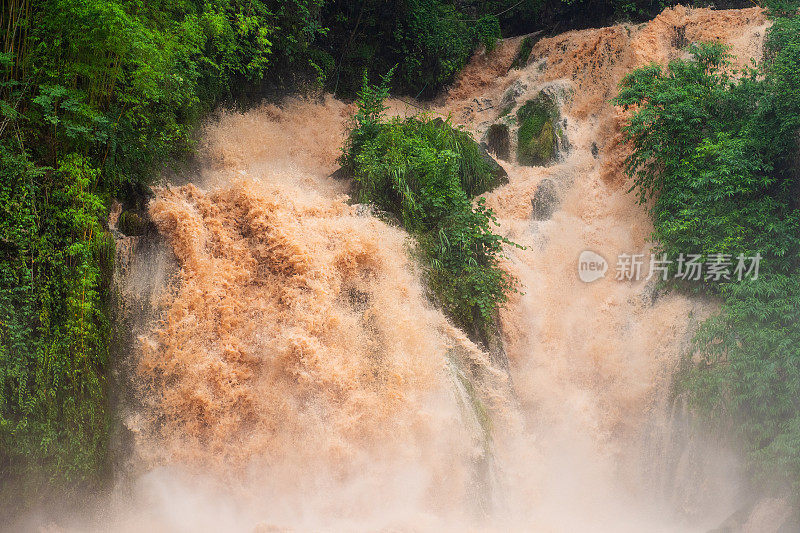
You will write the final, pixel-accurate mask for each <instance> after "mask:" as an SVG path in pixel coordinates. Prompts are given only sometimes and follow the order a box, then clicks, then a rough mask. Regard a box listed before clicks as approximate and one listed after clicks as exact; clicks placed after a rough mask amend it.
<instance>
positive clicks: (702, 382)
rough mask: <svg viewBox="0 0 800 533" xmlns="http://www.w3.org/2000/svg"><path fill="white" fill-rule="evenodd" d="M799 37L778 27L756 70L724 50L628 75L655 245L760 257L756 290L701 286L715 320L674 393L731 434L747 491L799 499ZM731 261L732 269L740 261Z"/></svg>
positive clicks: (786, 23)
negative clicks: (787, 488) (683, 394)
mask: <svg viewBox="0 0 800 533" xmlns="http://www.w3.org/2000/svg"><path fill="white" fill-rule="evenodd" d="M799 29H800V26H799V25H798V21H797V20H796V19H781V20H777V21H776V23H775V25H774V26H773V27H772V28H771V30H770V32H769V36H768V39H767V52H768V53H767V61H766V63H765V64H764V65H762V66H760V68H748V69H744V70H743V71H741V72H736V71H734V70H733V69H732V67H731V65H730V64H729V62H728V56H727V53H726V50H725V48H724V47H723V46H722V45H720V44H703V45H696V46H692V47H690V52H691V53H692V59H691V60H677V61H673V62H671V63H670V64H669V66H668V67H667V68H666V69H662V68H661V67H659V66H658V65H651V66H648V67H644V68H642V69H639V70H637V71H635V72H633V73H631V74H630V75H628V76H627V77H626V78H625V79H624V80H623V82H622V86H621V91H620V94H619V96H618V97H617V99H616V103H617V104H620V105H623V106H625V107H626V108H627V107H630V106H636V108H635V109H636V110H635V113H634V114H633V115H632V116H631V119H630V122H629V124H628V125H627V126H626V127H625V128H624V133H625V135H626V138H627V140H628V142H630V143H631V144H632V145H633V147H634V151H633V153H632V155H631V156H630V157H629V158H628V161H627V171H628V173H629V175H630V176H631V177H632V178H633V179H634V181H635V185H634V188H635V189H636V190H637V192H638V194H639V198H640V200H641V202H642V203H645V202H648V201H650V202H651V203H650V206H651V212H652V215H653V221H654V235H653V237H654V240H656V241H657V243H658V246H659V247H660V249H661V251H663V252H665V253H667V254H668V255H669V256H670V257H673V258H674V257H677V256H678V254H680V253H684V254H701V255H703V256H705V257H706V258H708V257H709V256H710V255H711V254H730V255H732V256H734V258H735V256H737V255H738V254H740V253H741V254H744V255H746V256H753V255H755V254H756V253H759V254H760V255H761V256H763V259H762V261H761V265H760V272H759V277H758V279H755V280H753V279H747V278H745V279H744V280H743V281H737V280H736V279H734V278H732V279H731V280H722V282H721V283H711V282H707V281H702V280H701V281H697V282H691V283H687V284H686V285H685V286H684V288H685V289H689V290H699V291H704V292H710V293H713V294H716V295H718V296H719V297H720V298H721V299H722V302H723V306H722V310H721V313H720V314H719V315H718V316H715V317H713V318H711V319H709V320H708V321H707V322H706V323H704V324H703V325H702V326H701V328H700V330H699V332H698V334H697V336H696V338H695V340H694V352H695V353H694V359H693V360H691V361H690V360H687V369H686V371H685V373H684V375H683V377H682V379H681V381H680V388H681V389H682V390H685V391H687V392H688V393H689V396H690V398H691V400H692V402H693V405H694V406H695V407H697V408H699V409H700V411H701V412H702V413H704V414H705V415H707V416H708V417H709V418H710V419H711V420H715V421H716V422H717V423H719V424H720V425H722V426H724V427H726V428H727V429H728V430H730V431H732V432H734V434H735V435H736V436H737V438H738V440H739V441H740V442H742V443H743V445H744V447H745V449H746V451H747V452H748V454H749V457H750V459H751V461H750V467H751V472H752V474H753V479H754V480H757V481H760V482H762V483H776V484H787V485H791V486H793V488H794V490H795V491H800V483H799V482H798V480H799V479H800V431H799V430H800V357H798V355H799V354H800V290H799V289H798V285H797V276H798V275H800V210H798V194H797V193H798V190H800V188H799V186H800V181H799V180H798V176H799V174H798V172H800V167H798V157H797V152H798V128H799V127H800V122H799V121H800V81H799V80H800V77H798V72H800V70H798V66H800V38H799V37H798V34H800V32H798V30H799ZM734 261H735V259H734Z"/></svg>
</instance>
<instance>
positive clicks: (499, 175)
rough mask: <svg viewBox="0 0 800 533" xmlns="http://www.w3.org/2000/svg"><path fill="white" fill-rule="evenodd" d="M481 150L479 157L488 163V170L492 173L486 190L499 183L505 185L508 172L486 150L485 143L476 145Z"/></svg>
mask: <svg viewBox="0 0 800 533" xmlns="http://www.w3.org/2000/svg"><path fill="white" fill-rule="evenodd" d="M477 146H478V148H479V149H480V151H481V157H482V158H483V160H484V161H485V162H486V164H487V165H489V171H490V172H491V174H492V182H493V183H492V186H491V187H489V188H487V189H486V190H491V189H493V188H495V187H497V186H499V185H505V184H506V183H508V172H506V169H504V168H503V167H502V166H501V165H500V163H498V162H497V161H495V159H494V157H492V155H491V154H490V153H489V151H488V150H487V146H486V144H485V143H480V144H478V145H477ZM484 192H486V191H481V192H475V194H483V193H484Z"/></svg>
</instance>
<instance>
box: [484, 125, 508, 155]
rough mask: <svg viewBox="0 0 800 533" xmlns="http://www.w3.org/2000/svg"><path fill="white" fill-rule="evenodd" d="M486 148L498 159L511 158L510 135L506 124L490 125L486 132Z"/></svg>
mask: <svg viewBox="0 0 800 533" xmlns="http://www.w3.org/2000/svg"><path fill="white" fill-rule="evenodd" d="M486 148H487V149H488V150H489V152H491V153H493V154H494V155H496V156H497V157H499V158H500V159H503V160H504V161H508V160H509V159H510V157H511V133H510V131H509V129H508V126H507V125H506V124H492V125H491V126H489V129H488V130H487V131H486Z"/></svg>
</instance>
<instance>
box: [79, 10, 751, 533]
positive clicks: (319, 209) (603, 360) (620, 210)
mask: <svg viewBox="0 0 800 533" xmlns="http://www.w3.org/2000/svg"><path fill="white" fill-rule="evenodd" d="M765 28H766V20H765V18H764V16H763V15H762V13H761V12H760V11H759V10H758V9H748V10H737V11H720V12H714V11H710V10H686V9H683V8H677V9H674V10H668V11H666V12H665V13H663V14H662V15H661V16H659V17H658V18H657V19H655V20H654V21H652V22H651V23H649V24H647V25H639V26H628V25H620V26H614V27H609V28H604V29H600V30H586V31H578V32H570V33H567V34H564V35H561V36H557V37H554V38H548V39H543V40H541V41H540V42H539V43H538V44H537V45H536V46H535V47H534V51H533V57H534V59H533V60H532V61H531V62H530V64H529V66H528V67H526V68H525V69H522V70H519V71H511V72H508V65H509V64H510V60H511V58H512V56H513V54H514V52H515V51H516V44H517V43H518V39H517V40H510V41H507V42H505V43H503V44H502V45H501V46H500V47H499V49H498V50H496V51H494V52H493V53H492V54H490V55H484V54H479V55H478V56H476V58H475V59H474V60H473V62H472V63H471V64H470V65H469V66H468V67H467V69H466V70H465V71H464V73H463V74H462V76H461V78H460V79H459V81H458V82H457V83H456V84H455V85H454V87H453V88H452V89H451V91H450V92H449V93H448V94H447V95H446V96H444V97H443V98H442V99H441V100H440V101H439V102H437V104H436V105H434V106H432V107H431V108H430V111H432V112H434V113H443V114H451V115H452V117H453V119H454V120H455V121H456V122H458V123H462V124H464V126H465V127H466V128H467V129H468V130H471V131H472V132H473V133H474V134H475V136H476V138H480V136H481V135H482V134H483V132H484V131H485V130H486V127H487V126H488V124H489V123H491V121H493V120H495V119H496V117H497V115H498V114H499V105H497V104H498V102H499V101H500V100H501V98H502V95H503V94H504V93H505V92H506V90H507V89H508V88H509V87H511V86H515V87H518V88H519V92H520V94H519V95H518V100H524V99H525V98H526V97H532V96H534V95H536V94H537V93H538V91H539V90H540V89H541V88H543V87H555V88H556V89H559V94H563V99H562V102H561V103H562V113H563V114H564V115H565V116H566V117H567V135H568V137H569V139H570V144H571V149H570V150H569V151H568V152H567V153H565V154H564V155H563V158H562V160H561V161H560V162H559V163H558V164H555V165H553V166H550V167H547V168H541V167H518V166H516V165H514V164H511V163H506V162H503V166H504V167H505V168H506V169H507V170H508V172H509V176H510V183H509V184H508V185H505V186H503V187H501V188H499V189H497V190H495V191H492V192H490V193H488V194H486V195H485V196H486V198H487V203H488V205H489V206H491V207H492V208H493V209H494V210H495V212H496V213H497V215H498V219H499V222H500V227H499V229H498V231H500V232H501V233H502V234H504V235H506V236H508V237H509V238H511V239H512V240H514V241H516V242H518V243H520V244H522V245H524V246H525V247H526V248H525V249H524V250H519V249H509V250H507V253H508V259H507V260H506V261H505V263H504V267H505V268H507V269H508V270H509V271H510V272H512V273H513V274H514V275H516V276H517V277H518V278H519V280H520V282H521V288H522V294H519V295H515V296H514V297H513V298H512V301H511V302H510V304H509V305H508V307H507V308H506V309H505V310H504V311H503V312H502V316H501V318H502V327H503V333H504V341H505V348H506V352H507V354H508V358H509V361H510V366H509V368H510V375H508V374H507V373H506V370H505V369H504V368H495V367H493V366H492V364H491V362H490V357H489V355H488V354H485V353H482V352H481V351H480V349H478V347H476V346H475V345H473V344H472V343H471V342H470V341H469V340H468V339H467V338H466V336H465V335H464V334H463V333H461V332H459V331H457V330H456V329H455V328H453V327H452V326H451V325H450V324H449V323H448V322H447V320H446V319H445V317H444V316H443V314H442V313H441V312H440V311H438V310H436V309H435V308H434V307H433V306H432V305H431V304H430V303H429V302H428V301H427V299H426V298H425V294H424V288H423V286H422V285H421V282H420V275H419V272H418V268H417V267H416V265H415V264H414V263H413V262H412V260H411V259H410V258H409V254H408V241H407V239H408V236H407V235H406V234H405V233H404V232H403V231H402V230H401V229H398V228H396V227H392V226H390V225H388V224H386V223H385V222H382V221H381V220H379V219H378V218H375V217H374V216H372V214H371V212H370V210H369V209H368V208H366V206H358V205H355V206H354V205H349V203H348V197H347V195H346V192H347V191H346V187H347V184H345V183H342V182H341V181H337V180H335V179H333V178H330V177H329V175H330V174H331V173H332V172H333V171H334V170H335V169H336V167H337V165H336V158H337V156H338V155H339V153H340V147H341V145H342V142H343V140H344V135H345V131H346V126H347V121H348V119H349V117H350V116H351V115H352V112H353V109H352V106H348V105H346V104H344V103H341V102H339V101H336V100H334V99H332V98H330V97H327V98H324V99H319V100H313V101H311V100H288V101H286V102H285V103H284V104H282V105H281V106H279V107H278V106H272V105H265V106H263V107H260V108H258V109H254V110H251V111H248V112H246V113H235V112H223V113H221V114H220V115H219V116H218V117H216V119H215V120H212V121H211V122H210V123H209V125H208V126H207V127H206V128H205V135H204V139H205V142H204V144H203V147H202V150H201V158H202V165H201V170H200V171H198V172H197V173H196V174H195V175H191V176H185V177H184V180H183V181H184V182H185V183H187V184H186V185H182V186H177V185H172V186H164V187H162V188H160V189H159V190H158V193H157V197H156V198H155V199H154V200H153V202H152V203H151V205H150V208H149V209H150V214H151V216H152V219H153V220H154V221H155V223H156V224H157V226H158V228H159V231H160V233H161V235H162V236H163V239H164V243H165V249H164V250H161V251H160V252H159V251H151V253H148V254H147V255H146V256H142V257H140V258H139V259H137V260H135V261H133V262H132V263H129V264H128V265H127V270H126V271H125V272H124V273H122V274H120V284H121V290H122V291H123V293H128V294H130V295H131V298H139V299H142V294H143V293H145V292H146V294H147V296H148V299H149V300H148V302H149V304H150V306H151V308H152V310H151V312H150V314H149V315H147V320H144V321H143V324H142V325H141V327H140V328H139V330H137V332H136V333H137V342H136V346H135V347H134V348H133V349H132V354H131V356H130V361H129V363H130V368H129V370H128V372H127V373H128V379H130V381H131V382H132V384H133V385H132V387H133V391H132V394H131V395H130V396H131V398H132V400H131V402H130V405H128V406H127V412H126V420H125V423H126V425H127V427H128V429H129V430H130V432H131V435H132V444H131V450H132V452H131V454H130V459H129V462H128V464H126V465H125V469H126V472H127V474H126V475H124V476H122V480H121V481H120V483H119V487H118V488H117V489H116V490H115V491H114V494H113V495H112V496H110V501H109V502H104V503H103V506H104V507H105V510H104V511H103V512H102V513H98V518H97V519H96V520H95V522H94V523H95V524H97V525H96V526H92V527H95V528H96V529H98V530H109V529H111V530H117V531H283V530H286V531H307V530H313V531H432V530H437V531H438V530H450V531H463V530H474V531H495V530H508V529H511V530H520V531H537V532H539V531H541V532H545V531H547V532H549V531H554V532H562V531H564V532H566V531H608V532H612V531H613V532H624V531H631V532H639V531H705V530H707V529H708V528H709V527H713V526H714V525H716V524H718V523H719V522H720V521H721V520H722V519H724V517H725V516H726V515H727V514H728V513H730V511H731V510H732V508H733V506H734V505H735V504H736V498H737V494H736V490H735V487H736V486H737V483H738V477H737V471H736V462H735V459H734V458H733V457H731V456H728V455H727V454H725V453H724V452H723V451H721V450H720V449H718V446H719V444H718V441H717V440H715V439H714V438H713V436H710V435H702V434H700V433H694V432H693V429H692V427H691V426H690V425H688V422H687V419H686V418H685V416H684V414H683V412H682V411H681V410H680V409H676V408H674V407H672V408H671V407H668V406H669V405H670V403H669V402H668V394H669V384H670V376H671V375H672V373H673V372H674V370H675V368H676V366H677V362H678V360H679V358H680V356H681V351H682V349H684V348H685V345H686V342H687V339H688V338H689V337H690V336H691V329H692V326H693V325H694V324H696V321H697V320H698V319H700V318H702V317H703V316H706V315H707V314H708V313H710V312H713V309H714V303H713V302H704V301H698V300H691V299H689V298H687V297H684V296H679V295H674V294H666V295H660V296H658V297H657V298H656V297H654V293H653V291H652V287H651V286H650V285H648V284H646V283H645V282H644V281H642V282H619V281H616V280H614V279H613V278H614V276H613V275H608V276H606V278H605V279H602V280H599V281H597V282H595V283H592V284H585V283H582V282H581V281H580V280H579V279H578V277H577V272H576V264H577V258H578V256H579V254H580V253H581V251H583V250H587V249H589V250H594V251H597V252H600V253H601V254H603V255H604V256H605V257H606V258H615V257H616V256H617V254H619V253H647V252H648V250H649V244H648V235H649V233H650V230H651V227H650V223H649V220H648V216H647V214H646V212H645V209H644V208H643V207H641V206H638V205H637V204H636V202H635V198H634V196H633V195H631V194H627V193H626V191H627V190H628V188H629V184H628V183H627V182H626V179H625V177H624V175H623V173H622V170H621V166H622V161H623V160H624V157H625V155H626V148H625V147H624V146H623V145H622V144H621V137H620V126H621V124H622V120H623V119H624V116H623V115H622V113H621V112H620V110H618V109H615V108H613V107H612V106H611V105H610V104H609V103H608V100H609V99H610V98H611V97H613V95H614V91H615V88H616V86H617V84H618V82H619V80H620V79H621V77H622V76H623V75H624V74H625V73H626V72H629V71H630V70H631V69H632V68H635V67H636V66H639V65H643V64H645V63H647V62H650V61H659V62H665V61H667V60H669V59H672V58H675V57H678V56H680V54H681V53H682V52H680V50H679V46H681V45H682V44H685V43H684V41H699V40H709V39H722V40H724V41H726V42H729V43H730V44H731V45H732V46H733V52H734V53H735V54H736V55H737V57H738V58H739V61H741V62H746V61H747V60H749V58H750V57H758V56H759V54H760V53H761V41H762V38H763V34H764V30H765ZM390 109H391V112H392V113H397V114H411V113H414V112H416V111H417V109H416V108H414V107H411V106H409V105H408V104H407V103H405V102H402V101H399V100H396V101H392V102H391V108H390ZM593 144H594V145H596V147H597V153H596V155H594V154H593V153H592V145H593ZM545 178H548V179H551V180H553V182H554V183H555V185H556V188H557V190H558V192H559V196H560V197H561V200H560V204H559V207H558V209H557V210H556V212H555V213H554V215H553V216H552V218H551V219H549V220H546V221H532V220H531V216H530V215H531V197H532V196H533V193H534V191H535V190H536V187H537V186H538V185H539V183H540V182H541V181H542V180H543V179H545ZM143 258H144V259H143ZM611 268H612V269H613V266H612V267H611ZM612 274H613V272H612ZM512 384H513V385H512ZM486 414H488V419H487V417H486V416H485V415H486ZM676 428H679V429H680V431H678V429H676ZM65 527H67V526H65ZM85 527H86V526H85V525H84V526H81V527H78V528H77V529H84V528H85ZM67 528H68V527H67Z"/></svg>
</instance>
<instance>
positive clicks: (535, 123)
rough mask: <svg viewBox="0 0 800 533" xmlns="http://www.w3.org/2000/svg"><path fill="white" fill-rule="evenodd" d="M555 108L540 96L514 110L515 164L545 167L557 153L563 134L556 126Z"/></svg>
mask: <svg viewBox="0 0 800 533" xmlns="http://www.w3.org/2000/svg"><path fill="white" fill-rule="evenodd" d="M558 120H559V112H558V106H557V105H556V103H555V102H554V101H553V99H552V97H550V96H549V95H547V94H545V93H544V92H540V93H539V94H538V95H537V96H536V98H534V99H532V100H528V101H527V102H525V105H523V106H522V107H520V108H519V109H518V110H517V122H519V129H518V130H517V162H518V163H519V164H521V165H529V166H544V165H547V164H549V163H552V162H553V161H554V160H555V159H556V155H557V153H558V139H559V138H560V137H563V135H564V132H563V130H562V128H561V125H560V124H559V122H558Z"/></svg>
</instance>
